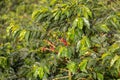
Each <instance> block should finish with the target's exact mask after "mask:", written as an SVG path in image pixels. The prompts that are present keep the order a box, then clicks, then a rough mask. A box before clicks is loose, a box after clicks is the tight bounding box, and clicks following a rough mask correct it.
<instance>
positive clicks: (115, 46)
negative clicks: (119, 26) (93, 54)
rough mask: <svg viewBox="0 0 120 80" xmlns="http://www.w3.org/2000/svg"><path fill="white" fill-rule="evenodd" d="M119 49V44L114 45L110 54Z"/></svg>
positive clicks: (110, 49)
mask: <svg viewBox="0 0 120 80" xmlns="http://www.w3.org/2000/svg"><path fill="white" fill-rule="evenodd" d="M119 48H120V47H119V44H118V43H114V44H112V46H110V48H109V51H110V52H115V51H116V50H117V49H119Z"/></svg>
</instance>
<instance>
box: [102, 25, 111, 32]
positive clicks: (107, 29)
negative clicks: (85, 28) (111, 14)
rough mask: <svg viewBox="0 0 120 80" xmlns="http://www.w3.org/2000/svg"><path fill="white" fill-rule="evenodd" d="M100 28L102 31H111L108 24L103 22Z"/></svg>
mask: <svg viewBox="0 0 120 80" xmlns="http://www.w3.org/2000/svg"><path fill="white" fill-rule="evenodd" d="M100 29H101V30H102V31H104V32H108V31H110V30H109V28H108V27H107V25H106V24H102V25H101V26H100Z"/></svg>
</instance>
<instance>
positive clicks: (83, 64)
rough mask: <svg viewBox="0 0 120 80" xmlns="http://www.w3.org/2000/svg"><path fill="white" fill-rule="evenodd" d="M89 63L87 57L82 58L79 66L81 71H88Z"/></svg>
mask: <svg viewBox="0 0 120 80" xmlns="http://www.w3.org/2000/svg"><path fill="white" fill-rule="evenodd" d="M87 63H88V60H87V59H84V60H82V62H80V64H79V68H80V70H81V71H83V72H87V70H86V66H87Z"/></svg>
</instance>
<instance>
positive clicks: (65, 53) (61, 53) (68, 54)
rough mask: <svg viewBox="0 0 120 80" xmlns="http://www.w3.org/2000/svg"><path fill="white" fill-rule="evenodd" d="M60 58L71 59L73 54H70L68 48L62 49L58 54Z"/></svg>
mask: <svg viewBox="0 0 120 80" xmlns="http://www.w3.org/2000/svg"><path fill="white" fill-rule="evenodd" d="M58 57H67V58H70V57H71V53H69V52H68V49H67V48H66V47H62V46H61V47H60V49H59V52H58Z"/></svg>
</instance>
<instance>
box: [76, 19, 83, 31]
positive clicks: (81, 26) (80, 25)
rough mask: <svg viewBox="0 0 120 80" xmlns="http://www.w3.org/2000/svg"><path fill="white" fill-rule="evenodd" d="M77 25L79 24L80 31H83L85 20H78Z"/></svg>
mask: <svg viewBox="0 0 120 80" xmlns="http://www.w3.org/2000/svg"><path fill="white" fill-rule="evenodd" d="M77 24H78V28H79V29H83V19H82V18H78V22H77Z"/></svg>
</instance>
